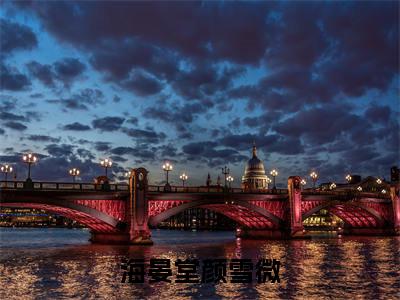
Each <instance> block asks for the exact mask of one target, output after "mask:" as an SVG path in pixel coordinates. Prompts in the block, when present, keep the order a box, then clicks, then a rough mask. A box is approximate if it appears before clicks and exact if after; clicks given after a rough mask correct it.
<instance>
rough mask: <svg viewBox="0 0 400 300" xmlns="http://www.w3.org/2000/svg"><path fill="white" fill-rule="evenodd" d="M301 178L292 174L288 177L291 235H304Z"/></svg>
mask: <svg viewBox="0 0 400 300" xmlns="http://www.w3.org/2000/svg"><path fill="white" fill-rule="evenodd" d="M300 181H301V178H300V177H299V176H290V177H289V179H288V193H289V209H290V210H289V222H290V223H289V227H290V228H289V234H290V236H291V237H300V236H303V235H304V233H303V229H304V227H303V219H302V215H301V185H300Z"/></svg>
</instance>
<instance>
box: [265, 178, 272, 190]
mask: <svg viewBox="0 0 400 300" xmlns="http://www.w3.org/2000/svg"><path fill="white" fill-rule="evenodd" d="M266 180H267V189H269V184H270V183H271V182H272V180H271V178H269V177H267V179H266Z"/></svg>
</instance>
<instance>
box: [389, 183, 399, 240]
mask: <svg viewBox="0 0 400 300" xmlns="http://www.w3.org/2000/svg"><path fill="white" fill-rule="evenodd" d="M390 198H391V199H392V206H393V221H394V222H393V223H394V231H395V233H396V234H397V235H400V183H397V184H396V185H392V186H391V187H390Z"/></svg>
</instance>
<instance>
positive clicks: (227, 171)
mask: <svg viewBox="0 0 400 300" xmlns="http://www.w3.org/2000/svg"><path fill="white" fill-rule="evenodd" d="M222 174H224V177H225V187H226V175H228V174H229V168H227V167H226V166H225V167H224V168H222Z"/></svg>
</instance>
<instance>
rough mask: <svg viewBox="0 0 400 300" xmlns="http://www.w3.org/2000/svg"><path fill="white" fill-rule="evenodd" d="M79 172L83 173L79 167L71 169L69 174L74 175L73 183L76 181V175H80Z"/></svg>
mask: <svg viewBox="0 0 400 300" xmlns="http://www.w3.org/2000/svg"><path fill="white" fill-rule="evenodd" d="M79 174H81V171H79V169H77V168H72V169H71V170H69V175H71V176H72V182H73V183H75V179H76V176H79Z"/></svg>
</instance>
